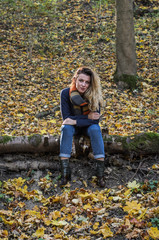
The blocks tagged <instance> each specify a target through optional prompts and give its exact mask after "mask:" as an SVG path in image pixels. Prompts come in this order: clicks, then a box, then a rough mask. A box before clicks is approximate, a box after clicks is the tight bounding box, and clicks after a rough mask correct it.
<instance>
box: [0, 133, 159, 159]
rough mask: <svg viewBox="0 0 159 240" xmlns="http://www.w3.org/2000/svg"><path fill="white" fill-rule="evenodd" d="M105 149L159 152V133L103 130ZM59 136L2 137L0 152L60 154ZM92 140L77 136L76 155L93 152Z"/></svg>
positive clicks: (128, 152) (139, 153)
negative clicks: (127, 132) (117, 132)
mask: <svg viewBox="0 0 159 240" xmlns="http://www.w3.org/2000/svg"><path fill="white" fill-rule="evenodd" d="M102 134H103V139H104V146H105V151H106V152H107V153H109V154H114V153H121V154H125V155H129V154H132V153H134V154H135V155H152V154H159V134H158V133H141V134H138V135H134V136H114V135H112V136H111V135H108V134H107V133H104V131H103V132H102ZM59 139H60V138H59V136H49V135H44V136H41V135H37V134H35V135H32V136H25V137H20V136H19V137H10V136H1V137H0V154H5V153H49V152H50V153H52V154H53V155H58V154H59V145H60V140H59ZM91 151H92V150H91V144H90V140H89V138H87V137H83V136H78V137H77V136H76V137H75V138H74V141H73V147H72V152H73V155H74V156H76V157H77V156H80V155H81V156H83V155H84V156H86V155H88V154H89V153H90V152H91Z"/></svg>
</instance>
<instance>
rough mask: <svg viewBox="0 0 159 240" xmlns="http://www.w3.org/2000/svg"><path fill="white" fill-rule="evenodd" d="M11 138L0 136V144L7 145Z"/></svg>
mask: <svg viewBox="0 0 159 240" xmlns="http://www.w3.org/2000/svg"><path fill="white" fill-rule="evenodd" d="M12 139H13V137H11V136H7V135H4V136H0V144H1V143H3V144H5V143H7V142H10V141H12Z"/></svg>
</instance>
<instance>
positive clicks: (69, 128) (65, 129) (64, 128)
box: [61, 125, 75, 136]
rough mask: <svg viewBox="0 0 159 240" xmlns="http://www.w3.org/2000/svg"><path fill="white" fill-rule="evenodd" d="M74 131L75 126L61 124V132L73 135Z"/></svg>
mask: <svg viewBox="0 0 159 240" xmlns="http://www.w3.org/2000/svg"><path fill="white" fill-rule="evenodd" d="M74 133H75V128H74V126H72V125H62V127H61V134H62V135H63V134H66V135H68V136H70V135H74Z"/></svg>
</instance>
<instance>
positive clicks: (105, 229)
mask: <svg viewBox="0 0 159 240" xmlns="http://www.w3.org/2000/svg"><path fill="white" fill-rule="evenodd" d="M100 228H101V229H100V230H99V233H102V234H103V237H104V238H107V237H113V232H112V231H111V230H110V228H109V227H108V225H107V224H104V225H103V226H101V227H100Z"/></svg>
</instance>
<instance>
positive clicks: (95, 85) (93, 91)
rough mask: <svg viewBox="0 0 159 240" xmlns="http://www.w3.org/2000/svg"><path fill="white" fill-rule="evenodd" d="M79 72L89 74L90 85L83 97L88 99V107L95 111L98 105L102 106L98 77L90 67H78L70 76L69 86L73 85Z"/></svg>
mask: <svg viewBox="0 0 159 240" xmlns="http://www.w3.org/2000/svg"><path fill="white" fill-rule="evenodd" d="M81 73H82V74H85V75H88V76H90V86H89V88H88V89H87V91H86V92H85V93H84V99H86V100H88V107H89V109H90V110H91V111H97V110H98V109H99V106H103V97H102V90H101V84H100V78H99V76H98V75H97V73H96V72H95V71H93V70H92V69H91V68H90V67H80V68H78V69H77V71H76V72H75V74H74V76H73V78H72V82H71V87H72V86H73V85H75V83H76V79H77V78H78V76H79V74H81Z"/></svg>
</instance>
